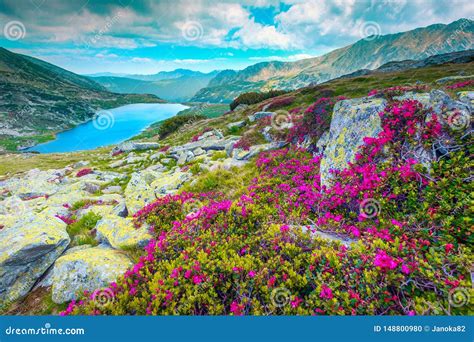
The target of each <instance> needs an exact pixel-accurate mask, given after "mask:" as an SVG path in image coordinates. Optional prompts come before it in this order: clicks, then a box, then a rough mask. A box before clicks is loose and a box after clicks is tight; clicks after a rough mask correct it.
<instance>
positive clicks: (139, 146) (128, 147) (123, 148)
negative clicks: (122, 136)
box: [111, 141, 160, 155]
mask: <svg viewBox="0 0 474 342" xmlns="http://www.w3.org/2000/svg"><path fill="white" fill-rule="evenodd" d="M159 147H160V144H158V143H153V142H135V141H126V142H124V143H121V144H119V145H117V146H115V147H114V148H113V149H112V151H111V154H112V155H116V154H117V153H121V152H131V151H144V150H153V149H157V148H159Z"/></svg>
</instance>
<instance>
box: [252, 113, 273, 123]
mask: <svg viewBox="0 0 474 342" xmlns="http://www.w3.org/2000/svg"><path fill="white" fill-rule="evenodd" d="M274 114H275V113H274V112H256V113H253V114H252V115H249V116H248V119H249V121H250V122H254V121H257V120H260V119H263V118H266V117H268V116H272V115H274Z"/></svg>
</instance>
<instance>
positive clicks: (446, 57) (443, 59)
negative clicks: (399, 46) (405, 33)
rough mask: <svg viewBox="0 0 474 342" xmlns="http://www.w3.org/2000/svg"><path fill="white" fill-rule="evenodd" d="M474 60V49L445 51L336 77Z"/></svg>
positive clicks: (350, 76) (349, 76) (374, 73)
mask: <svg viewBox="0 0 474 342" xmlns="http://www.w3.org/2000/svg"><path fill="white" fill-rule="evenodd" d="M473 61H474V50H467V51H458V52H450V53H443V54H440V55H435V56H430V57H428V58H425V59H422V60H419V61H415V60H412V59H408V60H405V61H400V62H388V63H385V64H384V65H382V66H380V67H378V68H377V69H374V70H369V69H361V70H357V71H355V72H352V73H350V74H346V75H343V76H341V77H337V78H336V79H341V78H352V77H358V76H366V75H377V74H380V73H387V72H394V71H404V70H410V69H419V68H425V67H429V66H435V65H442V64H445V63H455V64H456V63H469V62H473Z"/></svg>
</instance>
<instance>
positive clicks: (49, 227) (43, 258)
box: [0, 214, 70, 308]
mask: <svg viewBox="0 0 474 342" xmlns="http://www.w3.org/2000/svg"><path fill="white" fill-rule="evenodd" d="M69 242H70V239H69V236H68V234H67V232H66V224H65V223H64V222H63V221H61V220H60V219H58V218H56V217H50V216H46V215H41V214H36V215H33V214H30V215H28V216H27V217H24V218H22V219H21V220H20V221H18V222H17V223H16V224H15V225H14V226H12V227H10V228H8V229H2V230H0V308H2V307H4V306H6V305H8V304H9V303H11V302H12V301H14V300H17V299H18V298H21V297H23V296H24V295H26V294H27V293H28V292H29V291H30V289H31V288H32V287H33V285H34V284H35V282H36V281H37V280H38V279H39V278H40V277H41V276H42V275H43V274H44V273H45V272H46V270H47V269H48V268H49V267H50V266H51V265H52V264H53V262H54V261H55V260H56V259H57V258H58V257H59V256H60V255H61V254H62V252H63V251H64V250H65V249H66V247H67V246H68V244H69Z"/></svg>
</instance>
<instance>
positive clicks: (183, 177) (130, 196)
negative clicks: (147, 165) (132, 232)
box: [125, 171, 190, 215]
mask: <svg viewBox="0 0 474 342" xmlns="http://www.w3.org/2000/svg"><path fill="white" fill-rule="evenodd" d="M189 177H190V175H189V174H188V173H186V172H181V171H178V172H168V173H160V172H153V171H141V172H135V173H133V174H132V177H131V179H130V182H129V183H128V185H127V188H126V189H125V203H126V206H127V209H128V213H129V215H133V214H135V213H136V212H137V211H138V210H140V209H141V208H143V207H144V206H145V205H146V204H148V203H151V202H153V201H155V200H156V198H157V197H158V196H163V195H165V194H168V193H173V192H175V191H176V190H177V189H179V188H180V187H181V185H182V184H183V183H184V182H185V181H187V180H188V179H189Z"/></svg>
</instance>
